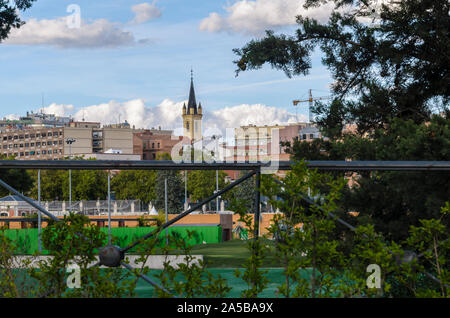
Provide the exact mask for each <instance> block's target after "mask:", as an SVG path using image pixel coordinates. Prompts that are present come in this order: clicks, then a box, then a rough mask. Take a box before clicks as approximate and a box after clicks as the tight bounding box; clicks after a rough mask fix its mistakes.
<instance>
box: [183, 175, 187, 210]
mask: <svg viewBox="0 0 450 318" xmlns="http://www.w3.org/2000/svg"><path fill="white" fill-rule="evenodd" d="M183 209H184V210H187V170H184V207H183Z"/></svg>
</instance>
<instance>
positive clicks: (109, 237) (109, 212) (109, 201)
mask: <svg viewBox="0 0 450 318" xmlns="http://www.w3.org/2000/svg"><path fill="white" fill-rule="evenodd" d="M108 244H109V245H111V171H110V170H108Z"/></svg>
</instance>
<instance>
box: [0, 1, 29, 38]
mask: <svg viewBox="0 0 450 318" xmlns="http://www.w3.org/2000/svg"><path fill="white" fill-rule="evenodd" d="M34 1H36V0H13V1H10V0H0V42H2V40H4V39H6V38H7V37H8V34H9V32H11V29H18V28H20V27H21V26H22V25H24V24H25V22H24V21H22V20H21V17H20V11H25V10H27V9H29V8H30V7H31V6H32V4H33V2H34Z"/></svg>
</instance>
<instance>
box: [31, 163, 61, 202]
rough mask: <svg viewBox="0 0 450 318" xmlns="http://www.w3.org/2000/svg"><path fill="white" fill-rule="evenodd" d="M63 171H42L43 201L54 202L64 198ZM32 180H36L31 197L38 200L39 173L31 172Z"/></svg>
mask: <svg viewBox="0 0 450 318" xmlns="http://www.w3.org/2000/svg"><path fill="white" fill-rule="evenodd" d="M63 175H64V171H63V170H41V200H42V201H53V200H56V199H57V198H58V199H62V198H63ZM30 176H31V178H32V179H33V180H34V183H33V188H32V189H31V191H30V195H31V196H32V197H33V198H36V199H37V198H38V181H37V178H38V171H37V170H32V171H31V172H30Z"/></svg>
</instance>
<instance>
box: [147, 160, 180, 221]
mask: <svg viewBox="0 0 450 318" xmlns="http://www.w3.org/2000/svg"><path fill="white" fill-rule="evenodd" d="M156 160H171V158H170V155H169V154H168V153H163V154H158V155H157V156H156ZM165 179H167V209H168V213H180V212H181V210H182V209H183V198H184V183H183V180H182V178H181V175H180V172H179V171H177V170H158V171H157V172H156V183H155V201H154V206H155V208H156V209H157V210H164V208H165V182H164V180H165Z"/></svg>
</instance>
